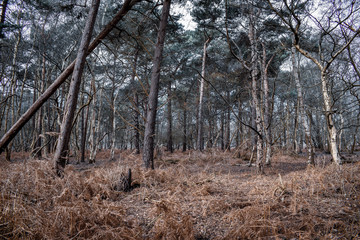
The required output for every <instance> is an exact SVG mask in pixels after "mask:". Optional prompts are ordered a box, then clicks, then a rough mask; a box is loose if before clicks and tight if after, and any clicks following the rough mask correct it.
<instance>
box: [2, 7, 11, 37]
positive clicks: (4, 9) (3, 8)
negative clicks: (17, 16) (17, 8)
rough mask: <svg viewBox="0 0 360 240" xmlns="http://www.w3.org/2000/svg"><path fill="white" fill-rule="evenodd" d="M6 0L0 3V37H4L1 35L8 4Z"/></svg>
mask: <svg viewBox="0 0 360 240" xmlns="http://www.w3.org/2000/svg"><path fill="white" fill-rule="evenodd" d="M8 2H9V1H8V0H3V2H2V4H1V16H0V38H4V35H3V28H4V24H5V16H6V9H7V5H8Z"/></svg>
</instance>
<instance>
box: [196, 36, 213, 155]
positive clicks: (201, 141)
mask: <svg viewBox="0 0 360 240" xmlns="http://www.w3.org/2000/svg"><path fill="white" fill-rule="evenodd" d="M210 41H211V39H210V38H208V39H207V40H206V41H205V43H204V50H203V58H202V66H201V79H200V88H199V108H198V132H197V150H199V151H203V150H204V139H203V135H204V133H203V98H204V78H205V67H206V49H207V47H208V44H209V43H210Z"/></svg>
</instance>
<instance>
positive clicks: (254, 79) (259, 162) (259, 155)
mask: <svg viewBox="0 0 360 240" xmlns="http://www.w3.org/2000/svg"><path fill="white" fill-rule="evenodd" d="M249 20H250V21H249V22H250V25H249V39H250V44H251V83H252V89H251V96H252V100H253V104H254V108H255V115H256V118H255V123H256V130H257V131H258V133H259V134H260V135H257V145H256V148H257V150H256V166H257V171H258V172H259V173H261V174H263V173H264V159H263V142H264V140H263V130H262V123H261V110H260V102H259V98H258V76H257V75H258V68H257V64H256V63H257V60H258V56H257V47H256V39H255V36H256V33H255V27H254V24H255V22H254V19H253V16H252V15H250V19H249Z"/></svg>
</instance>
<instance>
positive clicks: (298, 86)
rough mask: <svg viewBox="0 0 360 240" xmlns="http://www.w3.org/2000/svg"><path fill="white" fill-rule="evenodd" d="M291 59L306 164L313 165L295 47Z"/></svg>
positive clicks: (311, 147)
mask: <svg viewBox="0 0 360 240" xmlns="http://www.w3.org/2000/svg"><path fill="white" fill-rule="evenodd" d="M291 60H292V65H293V75H294V80H295V84H296V90H297V96H298V100H299V112H300V116H301V121H302V124H303V127H304V130H305V139H306V147H307V159H308V164H311V165H314V163H315V162H314V144H313V140H312V138H311V128H310V124H309V119H308V118H307V117H306V113H305V107H304V98H303V94H302V87H301V84H300V77H299V69H298V67H297V64H296V59H295V47H292V48H291Z"/></svg>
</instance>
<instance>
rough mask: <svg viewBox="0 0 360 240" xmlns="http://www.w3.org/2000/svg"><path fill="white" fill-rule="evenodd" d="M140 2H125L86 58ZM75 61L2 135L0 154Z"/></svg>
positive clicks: (72, 67)
mask: <svg viewBox="0 0 360 240" xmlns="http://www.w3.org/2000/svg"><path fill="white" fill-rule="evenodd" d="M140 1H141V0H125V2H124V4H123V6H122V8H121V9H120V11H119V12H118V13H117V14H116V15H115V17H114V18H113V19H112V20H111V21H110V22H109V23H108V24H107V25H106V26H105V27H104V29H103V30H102V31H101V32H100V33H99V35H98V36H97V37H96V38H95V39H94V41H93V42H92V43H91V44H90V46H89V48H88V49H87V51H86V56H87V55H89V54H90V53H91V52H92V51H93V50H94V49H95V48H96V47H97V46H98V45H99V44H100V43H101V42H102V40H103V39H104V38H105V37H106V36H107V35H108V34H109V33H110V32H111V30H112V29H113V28H115V27H116V24H117V23H118V22H119V21H120V20H121V19H122V18H123V17H124V16H125V15H126V13H127V12H128V11H129V10H130V9H131V8H132V7H133V6H134V5H135V4H136V3H137V2H140ZM74 66H75V60H74V61H73V62H72V63H71V64H70V65H69V66H68V67H67V68H66V69H65V70H64V71H63V72H62V73H61V74H60V76H59V77H58V78H57V79H56V80H55V81H54V82H53V83H52V84H51V85H50V86H49V88H48V89H47V90H46V91H45V92H44V93H43V94H42V95H41V96H40V97H39V98H38V99H37V100H36V101H35V102H34V103H33V105H31V106H30V108H29V109H28V110H27V111H26V112H25V113H24V114H23V115H22V116H21V117H20V119H19V120H18V121H17V122H16V123H15V124H14V125H13V126H12V127H11V128H10V129H9V130H8V131H7V132H6V133H5V134H4V136H3V137H2V138H1V140H0V154H1V153H2V152H3V151H4V150H5V148H6V147H7V145H8V144H9V143H10V142H11V140H12V139H13V138H14V137H15V136H16V135H17V133H18V132H19V131H20V130H21V128H22V127H23V126H24V125H25V124H26V123H27V122H28V121H29V120H30V119H31V117H32V116H33V115H34V114H35V113H36V112H37V111H38V110H39V108H40V107H41V106H42V105H43V104H44V103H45V102H46V101H47V100H48V99H49V98H50V97H51V96H52V95H53V94H54V93H55V92H56V90H57V89H58V88H59V87H60V86H61V84H62V83H63V82H65V81H66V79H67V78H68V77H69V76H70V75H71V74H72V72H73V71H74Z"/></svg>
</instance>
